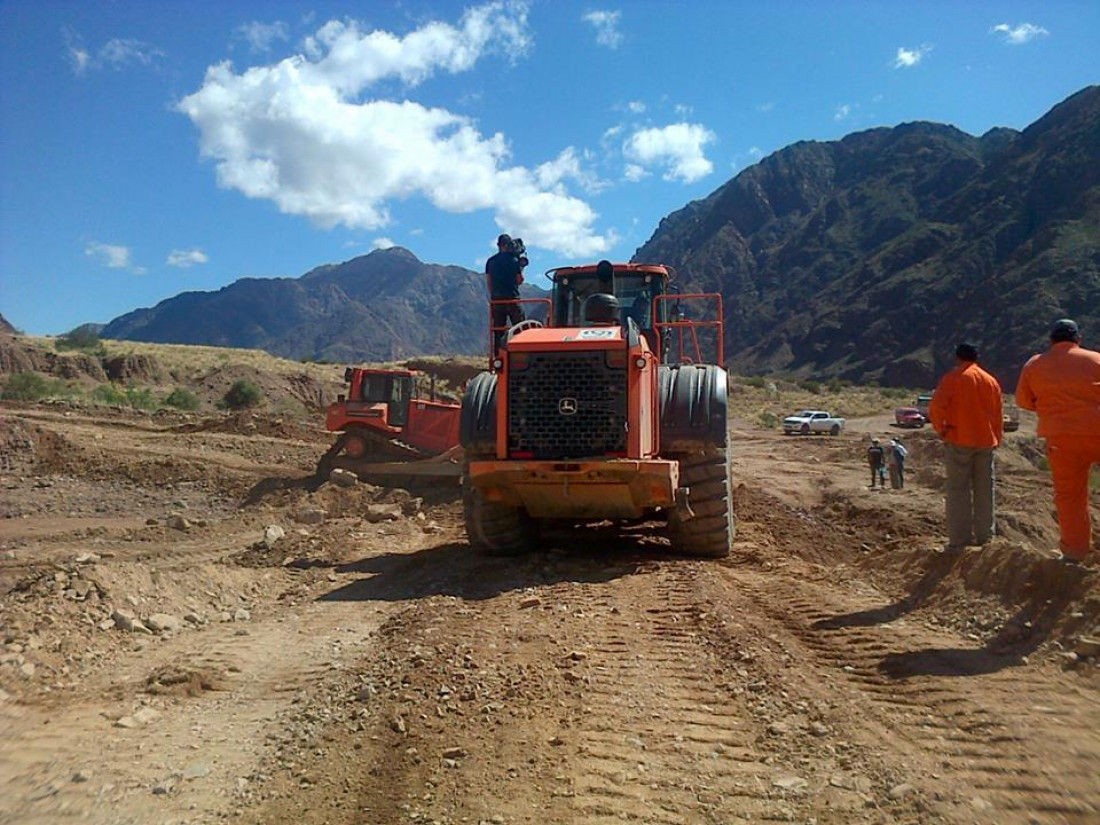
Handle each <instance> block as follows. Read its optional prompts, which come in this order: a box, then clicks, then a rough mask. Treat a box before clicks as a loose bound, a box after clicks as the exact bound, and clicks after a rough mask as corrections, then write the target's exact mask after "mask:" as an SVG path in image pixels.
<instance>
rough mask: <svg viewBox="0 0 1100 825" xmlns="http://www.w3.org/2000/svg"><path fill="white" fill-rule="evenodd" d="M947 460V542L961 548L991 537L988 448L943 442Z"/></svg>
mask: <svg viewBox="0 0 1100 825" xmlns="http://www.w3.org/2000/svg"><path fill="white" fill-rule="evenodd" d="M943 446H944V460H945V461H946V463H947V491H946V499H947V543H948V544H950V545H952V546H955V547H962V546H963V545H966V544H971V543H972V542H977V543H978V544H984V543H985V542H987V541H989V540H990V539H991V538H993V529H994V522H993V519H994V513H993V502H994V494H993V487H994V481H995V477H994V472H993V448H992V447H960V446H959V445H958V444H950V443H947V442H945V443H944V445H943Z"/></svg>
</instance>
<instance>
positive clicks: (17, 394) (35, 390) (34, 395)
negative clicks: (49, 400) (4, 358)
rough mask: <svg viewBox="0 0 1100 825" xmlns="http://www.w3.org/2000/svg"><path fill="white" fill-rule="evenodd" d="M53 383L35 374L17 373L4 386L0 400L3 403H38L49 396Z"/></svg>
mask: <svg viewBox="0 0 1100 825" xmlns="http://www.w3.org/2000/svg"><path fill="white" fill-rule="evenodd" d="M53 383H54V382H52V381H47V380H46V379H45V378H43V377H42V376H41V375H39V374H38V373H36V372H17V373H16V374H15V375H13V376H11V377H10V378H8V380H7V382H6V383H5V384H4V391H3V392H2V393H0V398H3V399H4V400H5V401H40V400H42V399H43V398H45V397H46V396H47V395H49V393H50V385H51V384H53Z"/></svg>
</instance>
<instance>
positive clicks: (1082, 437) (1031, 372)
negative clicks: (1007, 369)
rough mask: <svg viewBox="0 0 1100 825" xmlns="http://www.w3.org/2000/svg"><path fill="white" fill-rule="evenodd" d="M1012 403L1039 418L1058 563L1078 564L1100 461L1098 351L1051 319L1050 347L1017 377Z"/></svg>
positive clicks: (1087, 544) (1086, 545)
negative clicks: (1050, 481) (1058, 534)
mask: <svg viewBox="0 0 1100 825" xmlns="http://www.w3.org/2000/svg"><path fill="white" fill-rule="evenodd" d="M1016 404H1017V405H1018V406H1020V407H1023V408H1024V409H1025V410H1032V411H1034V412H1036V413H1038V414H1039V430H1038V432H1039V435H1040V436H1042V437H1043V438H1044V439H1046V442H1047V460H1048V461H1049V462H1050V474H1051V478H1052V479H1053V481H1054V506H1055V508H1056V509H1057V510H1058V527H1059V530H1060V531H1061V534H1062V536H1061V541H1060V542H1059V547H1060V549H1061V551H1062V561H1064V562H1066V563H1068V564H1080V563H1081V562H1082V561H1083V560H1084V559H1085V557H1086V556H1087V555H1088V553H1089V550H1090V549H1091V547H1092V525H1091V524H1090V523H1089V472H1090V470H1091V468H1092V466H1093V465H1094V464H1098V463H1100V352H1094V351H1093V350H1088V349H1085V348H1084V347H1082V346H1081V332H1080V330H1079V329H1078V326H1077V324H1076V323H1075V322H1074V321H1072V320H1070V319H1069V318H1063V319H1062V320H1060V321H1055V323H1054V326H1053V327H1052V328H1051V330H1050V349H1048V350H1047V351H1046V352H1044V353H1041V354H1039V355H1036V356H1033V357H1032V358H1031V359H1030V360H1029V361H1028V362H1027V363H1026V364H1025V365H1024V369H1023V371H1022V372H1021V373H1020V381H1019V383H1018V384H1017V386H1016Z"/></svg>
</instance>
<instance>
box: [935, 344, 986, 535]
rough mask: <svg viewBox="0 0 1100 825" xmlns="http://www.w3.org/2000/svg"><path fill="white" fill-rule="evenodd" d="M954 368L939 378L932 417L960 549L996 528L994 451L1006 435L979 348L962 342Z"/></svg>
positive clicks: (951, 527)
mask: <svg viewBox="0 0 1100 825" xmlns="http://www.w3.org/2000/svg"><path fill="white" fill-rule="evenodd" d="M955 362H956V364H955V368H954V369H953V370H951V371H950V372H949V373H947V374H946V375H945V376H943V378H941V379H940V383H939V384H938V385H937V387H936V391H935V393H933V394H932V402H931V403H930V404H929V405H928V417H929V419H930V420H931V421H932V426H933V427H934V428H935V429H936V432H937V433H939V434H940V438H942V439H943V441H944V462H945V464H946V468H947V473H946V474H947V490H946V496H945V499H946V508H945V509H946V511H947V547H945V548H944V552H945V553H952V554H953V553H958V552H960V551H961V550H962V549H963V547H965V546H966V545H968V544H985V543H986V542H988V541H989V540H990V539H992V538H993V533H994V529H995V526H994V519H995V514H994V493H993V487H994V482H995V476H994V470H993V451H994V450H995V449H996V448H997V447H999V446H1000V444H1001V439H1002V438H1003V437H1004V421H1003V419H1002V417H1001V416H1002V411H1003V400H1002V393H1001V385H1000V384H999V383H998V382H997V379H996V378H994V377H993V376H992V375H990V374H989V373H988V372H986V371H985V370H983V369H982V368H981V367H979V366H978V348H977V347H976V346H974V345H973V344H959V345H958V346H957V347H956V348H955Z"/></svg>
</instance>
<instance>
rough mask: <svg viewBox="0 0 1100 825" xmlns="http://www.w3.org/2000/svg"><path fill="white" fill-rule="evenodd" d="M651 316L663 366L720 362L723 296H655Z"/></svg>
mask: <svg viewBox="0 0 1100 825" xmlns="http://www.w3.org/2000/svg"><path fill="white" fill-rule="evenodd" d="M653 317H654V318H655V319H656V320H655V322H654V324H653V327H654V329H656V330H657V335H658V340H659V350H658V351H659V352H660V356H661V361H662V362H663V363H666V364H670V363H671V364H719V365H721V364H722V363H723V360H724V358H725V352H726V350H725V338H724V337H723V329H722V296H721V295H719V294H718V293H717V292H693V293H684V294H679V293H669V294H667V295H658V296H657V297H656V298H654V299H653Z"/></svg>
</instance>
